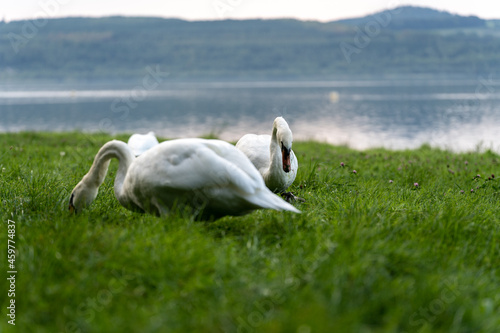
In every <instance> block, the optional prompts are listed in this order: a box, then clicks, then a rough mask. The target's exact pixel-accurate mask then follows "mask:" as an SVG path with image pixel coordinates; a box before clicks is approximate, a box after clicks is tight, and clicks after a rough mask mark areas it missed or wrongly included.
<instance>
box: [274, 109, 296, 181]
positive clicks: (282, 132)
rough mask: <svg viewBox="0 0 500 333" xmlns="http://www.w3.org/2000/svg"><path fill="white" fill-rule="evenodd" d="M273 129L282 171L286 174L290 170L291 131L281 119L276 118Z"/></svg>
mask: <svg viewBox="0 0 500 333" xmlns="http://www.w3.org/2000/svg"><path fill="white" fill-rule="evenodd" d="M274 128H275V130H276V139H277V141H278V144H279V145H280V149H281V158H282V162H283V171H285V172H286V173H288V172H290V170H291V169H292V166H291V161H290V154H291V152H292V143H293V136H292V131H291V130H290V127H288V123H287V122H286V121H285V119H284V118H283V117H278V118H276V119H275V120H274Z"/></svg>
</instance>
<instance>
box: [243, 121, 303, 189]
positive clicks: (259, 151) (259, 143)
mask: <svg viewBox="0 0 500 333" xmlns="http://www.w3.org/2000/svg"><path fill="white" fill-rule="evenodd" d="M292 143H293V136H292V131H291V130H290V127H289V126H288V123H287V122H286V121H285V119H284V118H283V117H277V118H276V119H275V120H274V123H273V131H272V135H256V134H246V135H244V136H243V137H242V138H241V139H240V140H239V141H238V142H237V143H236V148H238V149H239V150H241V151H242V152H243V153H244V154H245V155H246V156H248V158H249V159H250V161H251V162H252V163H253V165H255V167H256V168H257V170H259V172H260V174H261V175H262V177H263V178H264V182H265V183H266V186H267V187H268V188H269V189H270V190H271V191H273V192H275V193H284V192H285V191H286V189H287V188H288V187H289V186H290V185H292V183H293V181H294V180H295V177H296V176H297V169H298V167H299V164H298V162H297V158H296V157H295V154H294V152H293V150H292Z"/></svg>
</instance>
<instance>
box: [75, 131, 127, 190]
mask: <svg viewBox="0 0 500 333" xmlns="http://www.w3.org/2000/svg"><path fill="white" fill-rule="evenodd" d="M112 158H116V159H118V162H119V163H120V164H119V166H118V172H117V173H116V178H115V185H114V189H115V195H116V197H117V198H118V197H120V196H121V194H122V190H123V182H124V180H125V176H126V175H127V171H128V168H129V166H130V164H132V162H133V161H134V158H135V157H134V154H133V153H132V151H131V150H130V148H128V146H127V144H125V143H124V142H121V141H117V140H113V141H110V142H108V143H106V144H105V145H104V146H102V148H101V149H100V150H99V152H98V153H97V155H96V157H95V158H94V163H93V164H92V167H91V168H90V170H89V172H88V173H87V174H86V175H85V177H84V180H85V182H86V183H87V185H88V186H90V187H94V188H98V187H99V186H101V184H102V183H103V182H104V179H105V178H106V174H107V172H108V167H109V163H110V162H111V159H112Z"/></svg>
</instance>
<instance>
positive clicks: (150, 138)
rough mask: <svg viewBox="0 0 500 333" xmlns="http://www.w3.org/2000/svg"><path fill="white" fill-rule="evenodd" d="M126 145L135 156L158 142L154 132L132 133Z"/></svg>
mask: <svg viewBox="0 0 500 333" xmlns="http://www.w3.org/2000/svg"><path fill="white" fill-rule="evenodd" d="M127 144H128V146H129V147H130V149H132V152H133V153H134V155H135V156H139V155H141V154H143V153H144V152H145V151H146V150H148V149H150V148H152V147H154V146H156V145H158V144H159V142H158V139H157V138H156V136H155V133H154V132H149V133H148V134H133V135H132V136H131V137H130V138H129V139H128V143H127Z"/></svg>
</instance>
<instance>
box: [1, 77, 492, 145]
mask: <svg viewBox="0 0 500 333" xmlns="http://www.w3.org/2000/svg"><path fill="white" fill-rule="evenodd" d="M478 82H479V81H475V80H471V81H456V80H454V81H420V82H415V81H410V80H406V81H332V82H330V81H328V82H326V81H319V82H237V83H233V82H217V83H166V84H164V85H162V86H161V87H160V88H161V89H157V90H152V91H145V90H140V89H139V88H138V87H136V88H133V87H134V85H129V86H128V87H132V88H131V89H130V88H127V87H125V88H124V87H123V86H120V87H118V88H117V87H102V86H100V87H96V86H75V87H61V86H53V87H40V86H30V87H12V86H5V85H4V86H1V85H0V131H1V132H16V131H71V130H82V131H88V132H98V131H105V132H111V133H118V132H128V133H141V132H148V131H154V132H155V133H156V134H157V135H159V136H161V137H168V138H178V137H194V136H201V135H206V134H209V133H214V134H216V135H218V136H219V137H220V138H221V139H224V140H228V141H236V140H237V139H239V138H240V137H241V136H242V135H243V134H245V133H269V132H270V131H271V126H272V121H273V119H274V117H276V116H284V117H285V118H286V119H287V121H288V122H289V124H290V127H291V128H292V130H293V132H294V138H295V140H308V139H313V140H318V141H325V142H329V143H333V144H346V145H349V146H351V147H353V148H357V149H366V148H370V147H386V148H391V149H404V148H414V147H418V146H420V145H422V144H424V143H429V144H431V145H433V146H439V147H443V148H448V149H453V150H472V149H475V148H476V147H477V145H478V144H482V145H483V147H485V148H491V149H493V150H496V151H500V149H499V148H500V136H499V135H498V129H499V128H500V108H499V107H498V104H499V103H498V101H499V100H500V85H497V84H495V83H493V82H492V81H489V82H490V84H489V85H488V86H484V85H481V84H479V83H478ZM21 88H22V89H21Z"/></svg>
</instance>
